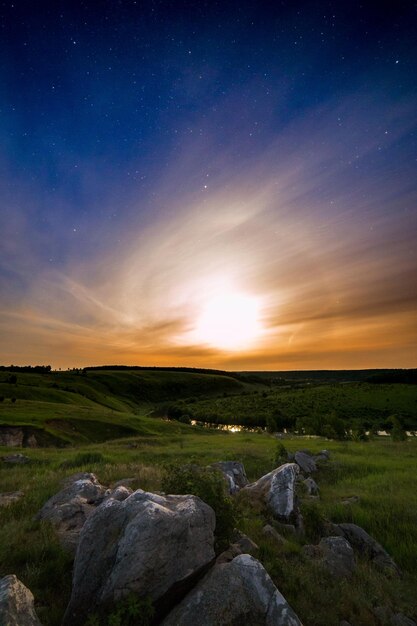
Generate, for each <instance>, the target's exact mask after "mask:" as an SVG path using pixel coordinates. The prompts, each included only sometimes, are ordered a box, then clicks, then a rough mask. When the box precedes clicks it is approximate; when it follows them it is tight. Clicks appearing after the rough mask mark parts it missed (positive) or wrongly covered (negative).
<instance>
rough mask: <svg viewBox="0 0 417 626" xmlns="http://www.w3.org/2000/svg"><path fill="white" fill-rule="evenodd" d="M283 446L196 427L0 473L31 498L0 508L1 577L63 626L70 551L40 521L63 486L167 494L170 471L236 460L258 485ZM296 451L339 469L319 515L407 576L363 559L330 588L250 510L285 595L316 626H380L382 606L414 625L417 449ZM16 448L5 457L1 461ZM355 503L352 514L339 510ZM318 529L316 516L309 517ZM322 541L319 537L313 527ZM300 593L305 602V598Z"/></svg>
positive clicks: (378, 446) (51, 453)
mask: <svg viewBox="0 0 417 626" xmlns="http://www.w3.org/2000/svg"><path fill="white" fill-rule="evenodd" d="M276 443H277V442H276V440H275V439H274V438H273V437H271V436H269V435H266V434H255V433H237V434H224V433H220V432H216V431H207V430H201V431H198V430H195V429H192V428H190V427H183V428H182V429H179V430H176V431H171V432H170V433H168V432H160V433H158V434H157V435H155V436H154V437H140V436H137V437H134V438H129V439H120V440H116V441H111V442H107V443H106V444H97V443H96V444H90V445H87V446H81V447H77V448H76V449H61V450H57V449H55V448H44V449H34V450H27V451H25V454H27V455H28V456H29V457H30V458H31V460H32V463H31V464H30V465H22V466H11V467H10V466H6V465H3V466H0V467H1V469H0V492H5V491H15V490H23V491H24V493H25V496H24V498H23V499H22V500H21V501H20V502H18V503H16V504H14V505H12V506H10V507H8V508H5V509H0V575H1V576H3V575H6V574H10V573H15V574H16V575H17V576H18V577H19V578H20V579H21V580H22V581H23V582H24V583H25V584H26V585H27V586H28V587H29V588H30V589H31V590H32V591H33V593H34V595H35V598H36V600H37V610H38V613H39V616H40V619H41V621H42V623H43V624H44V625H45V626H55V625H57V624H59V622H60V619H61V617H62V613H63V610H64V608H65V605H66V603H67V601H68V597H69V593H70V585H71V561H70V559H69V557H68V556H67V555H66V554H65V552H63V551H62V549H61V547H60V545H59V544H58V542H57V540H56V537H55V535H54V533H53V531H52V530H51V528H50V527H49V526H48V525H47V524H43V523H40V522H36V521H33V517H34V515H35V514H36V512H37V511H38V510H39V509H40V508H41V506H42V505H43V504H44V502H45V501H46V500H47V498H48V497H50V496H51V495H53V494H54V493H56V491H57V490H58V489H59V486H60V483H61V481H62V479H63V478H64V477H66V476H68V475H71V474H72V473H73V472H74V471H93V472H95V473H96V474H97V476H98V478H99V479H100V481H101V482H102V483H103V484H110V483H112V482H114V481H116V480H118V479H121V478H126V477H134V478H136V483H135V485H134V486H135V487H140V488H144V489H146V490H151V491H155V490H159V489H160V487H161V481H162V478H163V476H164V467H165V466H166V464H168V463H190V462H198V463H200V464H202V465H205V464H208V463H211V462H213V461H218V460H227V459H229V460H230V459H238V460H241V461H243V463H244V464H245V467H246V470H247V474H248V477H249V479H250V480H254V479H256V478H258V477H259V476H261V475H262V474H263V473H265V472H267V471H269V470H271V469H272V467H273V466H274V463H273V459H274V455H275V449H276ZM285 445H286V447H287V449H288V450H289V451H295V450H297V449H300V448H305V447H308V448H309V449H311V450H312V451H313V452H314V451H318V450H320V449H322V448H323V447H326V448H328V449H330V450H331V452H332V462H331V464H330V466H329V467H328V468H326V469H322V470H320V471H319V474H318V477H317V480H318V483H319V485H320V489H321V500H320V502H319V503H318V504H317V505H316V506H317V511H316V513H317V514H318V515H319V516H326V517H329V518H330V519H332V520H333V521H335V522H342V521H353V522H355V523H358V524H359V525H361V526H363V527H364V528H365V529H366V530H367V531H368V532H369V533H370V534H371V535H373V536H374V537H375V538H376V539H377V540H378V541H379V542H380V543H382V545H383V546H384V547H385V548H386V549H387V550H388V552H389V553H390V554H391V555H392V557H393V558H394V559H395V560H396V561H397V563H398V565H399V566H400V567H401V569H402V571H403V578H402V579H401V580H395V579H394V580H392V579H388V578H387V577H386V576H384V575H382V574H381V573H379V572H377V571H376V570H374V569H373V568H372V567H370V565H369V564H368V563H367V562H366V561H363V560H361V559H359V565H358V568H357V571H356V573H355V575H354V577H353V579H351V580H350V581H349V582H348V583H346V582H343V581H332V580H330V579H329V578H328V577H327V576H326V574H325V573H324V572H322V571H321V570H317V568H316V567H314V566H313V565H312V564H311V563H309V562H307V561H305V559H303V557H302V555H301V543H300V542H299V541H296V540H295V539H294V538H292V539H291V541H290V542H289V544H287V545H285V546H284V547H279V546H276V545H274V544H273V543H272V542H271V540H269V539H266V538H265V537H264V536H263V534H262V527H263V525H264V524H265V523H266V521H271V520H269V519H267V518H266V519H265V518H263V517H262V514H261V513H260V512H257V511H255V510H254V509H251V508H250V507H248V506H247V505H245V503H244V502H242V503H241V504H240V505H239V506H240V522H239V526H240V528H241V529H242V530H243V531H244V532H247V533H248V534H249V536H250V537H251V538H252V539H253V540H254V541H255V542H257V543H258V545H259V546H260V558H261V560H262V562H263V563H264V565H265V567H266V568H267V570H268V571H269V573H270V574H271V576H272V577H273V580H274V582H275V583H276V584H277V586H278V588H279V589H280V591H281V592H282V593H283V594H284V596H285V597H286V598H287V599H288V601H289V602H290V603H291V604H292V606H293V607H294V609H295V610H296V612H297V613H298V614H299V616H300V618H301V619H302V620H304V621H305V623H306V624H309V626H311V625H312V626H314V625H317V626H319V625H320V626H333V625H334V624H337V623H338V620H339V619H347V620H349V621H351V622H352V623H356V624H358V623H359V624H361V625H362V624H363V625H364V626H367V625H370V626H371V625H372V626H376V625H377V624H378V622H377V621H376V618H375V617H374V616H373V613H372V610H373V609H374V607H375V606H381V605H382V606H389V607H392V608H395V609H396V610H402V611H403V612H405V613H406V614H408V615H409V616H413V615H415V614H416V612H417V602H416V598H415V594H414V591H415V588H416V585H417V571H416V563H417V491H416V488H415V486H416V485H415V476H416V474H417V442H416V441H407V442H404V443H393V442H391V441H390V440H380V439H378V440H376V441H371V442H369V443H363V444H362V443H355V442H344V443H337V442H328V441H323V440H320V439H310V440H309V441H308V442H306V440H305V439H304V438H298V437H293V438H288V439H286V440H285ZM6 452H10V449H6V448H2V449H0V455H1V454H3V453H6ZM352 495H357V496H359V498H360V500H359V502H358V503H356V504H353V505H351V506H346V505H342V504H341V500H342V499H343V498H345V497H348V496H352ZM305 518H306V520H307V521H308V524H311V525H312V526H314V524H316V521H315V520H316V519H317V515H315V514H310V515H305ZM307 530H308V532H311V533H314V528H307ZM300 589H302V593H300Z"/></svg>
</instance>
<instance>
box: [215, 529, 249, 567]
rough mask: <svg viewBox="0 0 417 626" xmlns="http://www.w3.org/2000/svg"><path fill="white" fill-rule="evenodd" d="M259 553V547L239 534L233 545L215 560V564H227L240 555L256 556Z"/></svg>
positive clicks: (245, 536)
mask: <svg viewBox="0 0 417 626" xmlns="http://www.w3.org/2000/svg"><path fill="white" fill-rule="evenodd" d="M258 552H259V546H258V545H257V544H256V543H255V542H254V541H252V539H250V537H248V536H247V535H245V534H244V533H241V532H239V536H238V538H237V540H236V541H235V542H234V543H231V544H230V546H229V547H228V548H227V550H225V551H224V552H222V553H221V554H220V555H219V556H218V557H217V559H216V563H228V562H229V561H233V559H234V558H235V557H237V556H239V555H240V554H251V555H252V556H256V555H257V554H258Z"/></svg>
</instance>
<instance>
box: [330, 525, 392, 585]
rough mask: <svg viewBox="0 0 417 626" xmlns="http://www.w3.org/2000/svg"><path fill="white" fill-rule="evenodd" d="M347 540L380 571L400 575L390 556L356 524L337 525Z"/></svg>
mask: <svg viewBox="0 0 417 626" xmlns="http://www.w3.org/2000/svg"><path fill="white" fill-rule="evenodd" d="M337 527H338V529H339V530H340V531H341V533H342V534H343V536H344V537H345V539H347V540H348V541H349V543H350V544H351V546H352V547H353V548H354V549H355V550H357V551H358V552H359V554H365V555H366V556H367V557H368V558H369V559H370V560H371V561H372V563H373V564H374V565H375V566H376V567H377V568H378V569H380V570H382V571H387V572H390V573H393V574H395V575H399V574H400V570H399V568H398V566H397V565H396V563H395V562H394V560H393V559H392V558H391V557H390V555H389V554H388V553H387V552H386V551H385V550H384V548H383V547H382V546H381V544H379V543H378V542H377V541H375V539H374V538H373V537H371V536H370V535H368V533H367V532H366V531H365V530H364V529H363V528H361V527H360V526H357V525H356V524H337Z"/></svg>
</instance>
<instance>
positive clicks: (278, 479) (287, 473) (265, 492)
mask: <svg viewBox="0 0 417 626" xmlns="http://www.w3.org/2000/svg"><path fill="white" fill-rule="evenodd" d="M298 472H299V468H298V465H296V464H295V463H285V464H284V465H281V466H280V467H278V468H277V469H274V470H273V471H272V472H269V474H266V475H265V476H262V477H261V478H260V479H259V480H257V481H256V482H255V483H251V484H250V485H247V486H246V487H244V490H245V491H247V492H248V493H250V494H252V495H255V496H258V497H261V498H262V499H263V500H264V502H265V504H266V505H267V507H268V509H269V510H270V511H271V512H272V514H273V515H274V516H275V517H277V518H278V519H279V518H281V519H285V520H289V519H290V518H291V517H292V516H293V515H296V514H297V513H298V507H297V504H296V496H295V490H294V486H295V481H296V478H297V475H298Z"/></svg>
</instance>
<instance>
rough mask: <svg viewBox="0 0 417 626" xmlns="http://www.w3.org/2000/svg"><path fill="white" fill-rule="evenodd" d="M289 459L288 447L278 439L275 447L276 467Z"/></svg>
mask: <svg viewBox="0 0 417 626" xmlns="http://www.w3.org/2000/svg"><path fill="white" fill-rule="evenodd" d="M287 461H288V452H287V449H286V447H285V446H284V444H283V443H281V442H280V441H277V444H276V447H275V456H274V467H279V466H280V465H283V463H286V462H287Z"/></svg>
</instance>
